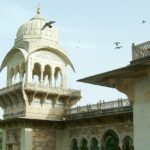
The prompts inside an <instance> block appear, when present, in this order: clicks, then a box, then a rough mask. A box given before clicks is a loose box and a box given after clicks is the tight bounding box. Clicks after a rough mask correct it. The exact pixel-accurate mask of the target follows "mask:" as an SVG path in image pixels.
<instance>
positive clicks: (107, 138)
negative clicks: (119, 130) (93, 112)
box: [102, 130, 120, 150]
mask: <svg viewBox="0 0 150 150" xmlns="http://www.w3.org/2000/svg"><path fill="white" fill-rule="evenodd" d="M102 150H120V148H119V138H118V136H117V134H116V133H115V132H114V131H113V130H108V131H107V132H106V133H105V134H104V136H103V139H102Z"/></svg>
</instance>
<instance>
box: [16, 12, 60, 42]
mask: <svg viewBox="0 0 150 150" xmlns="http://www.w3.org/2000/svg"><path fill="white" fill-rule="evenodd" d="M45 23H46V21H45V20H44V19H43V18H42V16H41V15H40V14H37V15H36V16H35V17H33V18H32V19H30V20H29V21H28V22H26V23H24V24H23V25H21V26H20V28H19V29H18V32H17V38H16V41H18V40H20V39H21V38H23V37H27V36H30V37H31V36H32V37H31V38H34V37H43V38H47V39H49V40H53V41H58V35H57V30H56V28H54V27H52V28H49V27H46V28H45V29H44V30H41V29H42V27H43V26H44V25H45Z"/></svg>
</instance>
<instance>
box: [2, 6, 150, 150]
mask: <svg viewBox="0 0 150 150" xmlns="http://www.w3.org/2000/svg"><path fill="white" fill-rule="evenodd" d="M46 23H47V22H46V21H45V19H44V18H43V17H42V16H41V14H40V9H39V8H38V9H37V14H36V16H35V17H33V18H31V19H30V20H29V21H28V22H26V23H24V24H23V25H21V26H20V28H19V29H18V32H17V35H16V39H15V43H14V46H13V47H12V49H11V50H10V51H9V52H8V54H7V55H6V56H5V58H4V60H3V62H2V65H1V70H3V68H4V67H7V84H6V85H7V86H6V87H5V88H3V89H0V106H1V107H2V108H3V109H4V120H1V121H0V127H1V128H2V129H3V140H2V142H3V150H133V149H136V150H149V147H150V142H149V139H150V134H149V124H150V119H149V118H150V117H149V116H150V115H149V112H150V109H149V108H150V106H149V105H150V102H149V98H150V95H149V93H150V92H149V89H150V88H149V87H150V84H149V82H150V78H149V75H150V73H149V72H150V70H149V60H150V59H149V48H150V46H149V45H150V44H149V43H150V42H147V43H143V44H140V45H136V46H135V45H133V47H132V51H133V60H132V61H131V63H130V65H128V66H126V67H123V68H119V69H116V70H113V71H109V72H106V73H102V74H98V75H95V76H92V77H87V78H84V79H81V80H80V81H82V82H88V83H91V84H97V85H102V86H107V87H111V88H116V89H118V90H119V91H121V92H123V93H125V94H126V95H127V96H128V98H129V101H128V100H123V99H118V100H117V101H111V102H101V101H99V102H98V103H97V104H94V105H87V106H82V107H80V106H78V107H76V108H71V107H72V106H73V105H74V104H76V103H77V102H78V101H79V100H80V98H81V93H80V91H79V90H74V89H70V88H68V87H67V74H66V67H67V65H69V66H70V67H71V68H72V69H73V70H74V67H73V65H72V63H71V61H70V59H69V58H68V55H67V53H66V51H65V50H63V49H62V48H60V47H59V43H58V33H57V29H56V28H55V27H54V26H53V25H52V27H49V26H46V27H45V28H43V26H45V25H46ZM91 94H92V91H91ZM133 130H134V132H133ZM133 137H134V138H133Z"/></svg>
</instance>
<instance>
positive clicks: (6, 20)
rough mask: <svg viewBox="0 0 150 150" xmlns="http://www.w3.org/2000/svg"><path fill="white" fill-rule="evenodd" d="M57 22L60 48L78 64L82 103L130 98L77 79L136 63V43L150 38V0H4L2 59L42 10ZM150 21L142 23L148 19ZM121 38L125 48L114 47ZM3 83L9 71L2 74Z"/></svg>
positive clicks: (0, 6) (0, 9)
mask: <svg viewBox="0 0 150 150" xmlns="http://www.w3.org/2000/svg"><path fill="white" fill-rule="evenodd" d="M38 3H40V8H41V14H42V16H43V17H44V18H45V19H46V20H47V21H50V20H55V21H56V23H55V27H56V28H57V29H58V31H59V40H60V46H61V47H62V48H64V49H65V50H66V51H67V52H68V54H69V57H70V59H71V61H72V63H73V64H74V67H75V69H76V73H74V72H72V71H71V69H70V68H69V71H68V87H71V88H74V89H80V90H81V92H82V99H81V101H80V102H79V103H78V105H86V104H93V103H96V102H98V101H99V100H100V99H101V100H105V101H109V100H116V99H117V98H121V97H123V98H126V96H125V95H124V94H122V93H120V92H118V91H117V90H114V89H111V88H105V87H100V86H96V85H90V84H85V83H79V82H76V80H78V79H81V78H84V77H87V76H91V75H94V74H99V73H102V72H105V71H109V70H112V69H116V68H119V67H123V66H126V65H128V64H129V62H130V61H131V54H132V53H131V44H132V43H133V42H134V43H135V44H138V43H141V42H144V41H148V40H150V34H149V32H150V9H149V6H150V1H149V0H75V1H73V0H62V1H61V0H53V1H51V0H3V1H2V0H1V1H0V19H1V21H0V54H1V55H0V63H1V62H2V60H3V58H4V56H5V55H6V53H7V52H8V51H9V50H10V49H11V47H12V46H13V44H14V39H15V36H16V32H17V30H18V28H19V26H21V25H22V24H23V23H24V22H26V21H28V20H29V19H30V18H32V17H33V16H34V15H35V14H36V8H37V5H38ZM143 19H144V20H146V23H145V24H142V23H141V22H142V20H143ZM115 41H120V42H121V45H122V46H123V47H122V48H121V49H119V50H116V49H114V47H115V46H114V44H113V43H114V42H115ZM0 78H1V80H0V84H1V87H3V86H4V85H5V81H6V79H5V78H6V72H5V71H3V72H2V73H1V74H0Z"/></svg>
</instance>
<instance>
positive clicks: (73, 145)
mask: <svg viewBox="0 0 150 150" xmlns="http://www.w3.org/2000/svg"><path fill="white" fill-rule="evenodd" d="M71 150H79V148H78V142H77V140H76V139H73V140H72V141H71Z"/></svg>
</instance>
